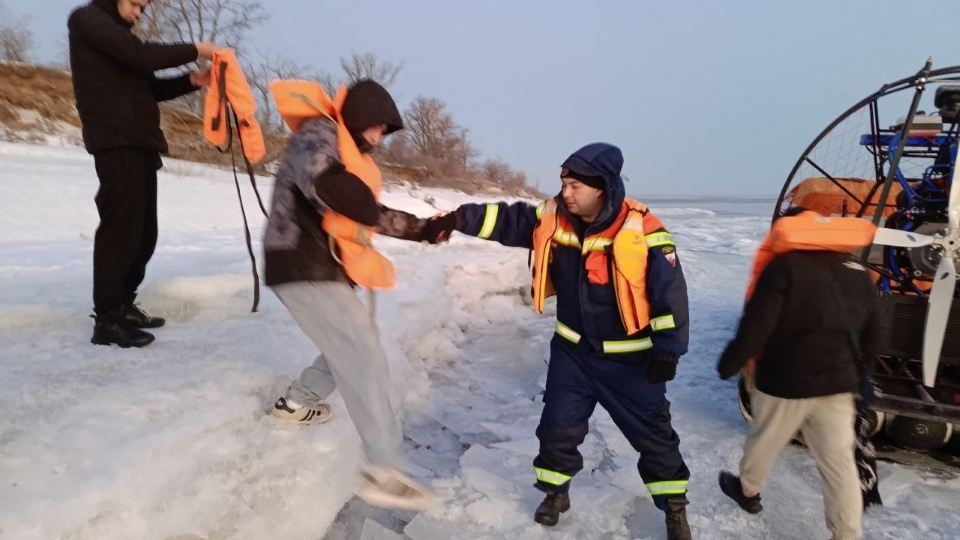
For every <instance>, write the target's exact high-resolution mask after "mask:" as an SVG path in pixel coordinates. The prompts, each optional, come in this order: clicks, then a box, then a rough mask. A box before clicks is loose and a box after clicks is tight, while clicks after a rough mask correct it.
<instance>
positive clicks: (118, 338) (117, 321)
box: [90, 308, 154, 349]
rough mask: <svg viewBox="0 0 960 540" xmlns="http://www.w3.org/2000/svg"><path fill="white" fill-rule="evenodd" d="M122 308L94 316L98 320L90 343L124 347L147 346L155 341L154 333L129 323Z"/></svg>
mask: <svg viewBox="0 0 960 540" xmlns="http://www.w3.org/2000/svg"><path fill="white" fill-rule="evenodd" d="M121 310H122V308H118V309H115V310H113V311H112V312H111V313H108V314H106V315H103V316H100V317H94V319H95V320H96V322H95V323H94V325H93V337H91V338H90V343H93V344H94V345H113V344H117V345H119V346H120V347H122V348H124V349H126V348H127V347H146V346H147V345H149V344H151V343H153V340H154V337H153V334H151V333H149V332H144V331H143V330H140V329H139V328H134V327H132V326H129V325H127V324H126V323H125V321H124V319H123V317H122V312H121Z"/></svg>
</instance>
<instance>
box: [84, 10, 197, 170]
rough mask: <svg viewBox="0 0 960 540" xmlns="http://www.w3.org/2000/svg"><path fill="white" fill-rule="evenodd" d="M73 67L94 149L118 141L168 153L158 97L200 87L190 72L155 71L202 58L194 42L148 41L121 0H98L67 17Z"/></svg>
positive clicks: (87, 142)
mask: <svg viewBox="0 0 960 540" xmlns="http://www.w3.org/2000/svg"><path fill="white" fill-rule="evenodd" d="M67 28H68V30H69V33H70V39H69V41H70V68H71V71H72V73H73V90H74V94H75V95H76V100H77V112H79V113H80V122H81V123H82V124H83V142H84V145H85V146H86V148H87V151H88V152H90V153H95V152H99V151H100V150H106V149H109V148H115V147H118V146H135V147H138V148H142V149H144V150H150V151H156V152H160V153H166V152H167V141H166V139H165V138H164V136H163V132H162V131H160V109H159V107H158V106H157V102H158V101H165V100H168V99H173V98H176V97H180V96H182V95H184V94H187V93H189V92H192V91H194V90H196V88H194V86H193V85H192V84H191V83H190V76H189V75H182V76H180V77H175V78H172V79H158V78H157V77H156V76H155V75H154V72H155V71H158V70H162V69H168V68H175V67H178V66H182V65H184V64H187V63H190V62H192V61H194V60H196V59H197V48H196V47H195V46H194V45H193V44H189V43H179V44H158V43H144V42H143V41H141V40H140V38H138V37H137V36H135V35H134V34H133V33H132V32H131V25H130V24H129V23H127V22H126V21H124V20H123V19H122V18H121V17H120V13H119V12H118V11H117V2H116V0H93V1H92V2H91V3H90V4H88V5H86V6H83V7H80V8H77V9H76V10H74V12H73V13H71V14H70V18H69V20H68V22H67Z"/></svg>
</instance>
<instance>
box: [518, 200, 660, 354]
mask: <svg viewBox="0 0 960 540" xmlns="http://www.w3.org/2000/svg"><path fill="white" fill-rule="evenodd" d="M537 214H538V218H539V221H538V223H537V226H536V228H535V229H534V231H533V308H534V309H535V310H536V311H537V312H538V313H543V308H544V304H545V302H546V299H547V298H549V297H550V296H553V295H555V294H556V289H554V287H553V283H552V282H551V280H550V270H549V265H550V262H551V253H552V249H553V247H554V246H558V245H559V246H565V247H570V248H575V249H580V250H581V254H582V255H583V256H585V257H586V262H585V266H586V270H587V279H588V280H590V282H591V283H594V284H606V283H609V282H610V276H609V272H608V266H607V261H608V257H609V254H612V255H613V271H614V276H613V287H614V291H615V292H616V297H617V307H618V309H619V311H620V318H621V320H622V322H623V326H624V328H625V329H626V331H627V334H628V335H630V334H635V333H637V332H639V331H640V330H642V329H643V328H645V327H647V326H648V325H649V324H650V304H649V302H648V301H647V294H646V288H647V282H646V269H647V252H648V251H649V249H650V248H651V247H656V246H659V245H664V243H669V244H672V243H673V242H672V241H670V240H669V234H668V233H666V232H663V233H662V236H663V237H664V238H663V239H659V238H657V236H658V235H657V234H656V232H657V231H658V230H660V231H665V228H664V226H663V223H662V222H661V221H660V220H659V219H657V218H656V216H654V215H653V214H651V213H649V212H648V210H647V207H646V206H645V205H644V204H643V203H641V202H638V201H635V200H633V199H625V200H624V202H623V205H622V206H621V208H620V213H619V214H618V215H617V219H616V220H615V221H614V223H613V224H612V225H610V227H608V228H607V229H606V230H604V231H602V232H600V233H598V234H594V235H591V236H590V237H588V238H586V239H585V240H584V242H583V244H582V245H581V244H580V240H579V238H577V234H576V232H574V229H573V226H572V224H571V223H570V220H568V219H567V217H566V215H564V214H563V213H561V212H558V207H557V202H556V201H555V200H553V199H548V200H546V201H543V202H542V203H540V206H539V207H537ZM661 241H662V242H663V243H661Z"/></svg>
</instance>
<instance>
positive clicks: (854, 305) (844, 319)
mask: <svg viewBox="0 0 960 540" xmlns="http://www.w3.org/2000/svg"><path fill="white" fill-rule="evenodd" d="M879 309H880V300H879V299H878V297H877V294H876V290H875V288H874V286H873V284H872V283H871V281H870V278H869V276H868V275H867V272H866V270H865V269H864V267H863V266H862V265H861V264H860V263H859V262H858V261H857V260H856V259H855V258H854V257H853V256H851V255H849V254H846V253H837V252H833V251H793V252H789V253H784V254H782V255H780V256H778V257H777V258H775V259H774V260H773V261H771V262H770V264H769V265H768V266H767V267H766V268H765V269H764V271H763V273H761V274H760V277H759V279H758V280H757V286H756V289H755V291H754V293H753V296H751V298H750V300H749V301H748V302H747V304H746V307H745V308H744V312H743V317H742V318H741V320H740V326H739V328H738V329H737V335H736V337H735V338H734V339H733V341H731V342H730V343H729V344H728V345H727V348H726V350H725V351H724V352H723V355H722V356H721V358H720V362H719V364H718V366H717V370H718V371H719V372H720V377H722V378H724V379H727V378H729V377H732V376H734V375H735V374H737V372H739V371H740V369H741V368H743V366H744V365H745V364H746V362H747V359H749V358H758V360H757V368H756V376H757V389H758V390H760V391H761V392H763V393H765V394H769V395H771V396H776V397H781V398H788V399H799V398H809V397H817V396H827V395H832V394H839V393H843V392H856V391H857V389H858V382H859V381H858V379H859V376H858V373H864V372H870V371H872V367H873V366H872V364H873V362H874V361H875V359H876V355H877V344H878V343H879V340H880V333H881V329H880V324H881V323H880V317H879Z"/></svg>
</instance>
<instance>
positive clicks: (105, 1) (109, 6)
mask: <svg viewBox="0 0 960 540" xmlns="http://www.w3.org/2000/svg"><path fill="white" fill-rule="evenodd" d="M90 5H93V6H97V7H98V8H100V9H102V10H104V11H106V12H107V13H108V14H109V15H110V16H111V17H113V20H115V21H117V22H118V23H120V24H122V25H123V26H125V27H127V28H133V25H132V24H130V23H128V22H127V21H125V20H123V17H121V16H120V10H119V9H117V0H93V1H92V2H90Z"/></svg>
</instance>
